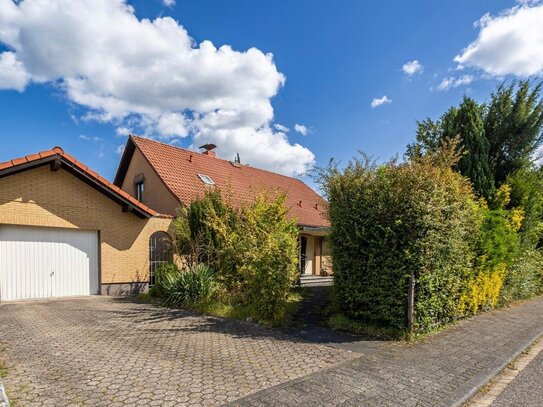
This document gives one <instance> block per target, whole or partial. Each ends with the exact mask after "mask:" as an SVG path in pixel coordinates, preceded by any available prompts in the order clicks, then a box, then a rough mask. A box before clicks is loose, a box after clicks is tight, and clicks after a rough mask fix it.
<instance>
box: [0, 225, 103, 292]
mask: <svg viewBox="0 0 543 407" xmlns="http://www.w3.org/2000/svg"><path fill="white" fill-rule="evenodd" d="M98 280H99V279H98V233H97V232H96V231H88V230H77V229H63V228H46V227H26V226H6V225H4V226H0V298H1V299H2V300H3V301H11V300H23V299H30V298H46V297H66V296H78V295H91V294H98V292H99V283H98Z"/></svg>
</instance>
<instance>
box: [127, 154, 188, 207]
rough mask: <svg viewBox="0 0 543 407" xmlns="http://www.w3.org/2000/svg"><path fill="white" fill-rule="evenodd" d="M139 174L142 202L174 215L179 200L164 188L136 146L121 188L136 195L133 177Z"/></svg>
mask: <svg viewBox="0 0 543 407" xmlns="http://www.w3.org/2000/svg"><path fill="white" fill-rule="evenodd" d="M139 174H143V176H144V178H145V181H144V193H143V203H144V204H145V205H147V206H148V207H149V208H151V209H154V210H155V211H157V212H158V213H161V214H165V215H172V216H175V214H176V209H177V207H178V206H179V201H178V200H177V199H176V198H175V196H174V195H173V194H172V193H171V192H170V191H169V190H168V188H166V186H165V185H164V183H163V182H162V180H161V179H160V178H159V176H158V175H157V173H156V172H155V170H154V169H153V168H152V167H151V165H150V164H149V162H148V161H147V160H146V159H145V157H144V156H143V154H142V152H141V151H140V150H139V148H137V147H136V149H135V150H134V154H133V155H132V159H131V160H130V165H129V166H128V170H127V171H126V176H125V177H124V181H123V184H122V186H121V189H123V190H125V191H126V192H128V193H129V194H130V195H132V196H136V187H135V185H134V178H135V177H136V176H137V175H139Z"/></svg>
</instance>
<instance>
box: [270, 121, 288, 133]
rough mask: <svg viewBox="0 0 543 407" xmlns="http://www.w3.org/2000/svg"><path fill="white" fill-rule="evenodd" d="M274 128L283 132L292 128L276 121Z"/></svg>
mask: <svg viewBox="0 0 543 407" xmlns="http://www.w3.org/2000/svg"><path fill="white" fill-rule="evenodd" d="M273 128H274V129H275V130H278V131H280V132H283V133H288V132H289V131H290V129H289V128H288V127H287V126H283V125H282V124H279V123H274V124H273Z"/></svg>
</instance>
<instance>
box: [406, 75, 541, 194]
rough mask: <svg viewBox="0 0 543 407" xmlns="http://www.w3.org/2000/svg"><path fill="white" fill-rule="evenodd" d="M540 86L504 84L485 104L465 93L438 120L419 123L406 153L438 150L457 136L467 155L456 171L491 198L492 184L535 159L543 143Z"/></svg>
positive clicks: (520, 82) (501, 180) (502, 179)
mask: <svg viewBox="0 0 543 407" xmlns="http://www.w3.org/2000/svg"><path fill="white" fill-rule="evenodd" d="M541 86H542V85H541V84H536V85H533V84H532V83H531V82H529V81H519V82H512V83H511V84H509V85H506V84H505V83H504V84H502V85H500V86H499V87H498V89H497V90H496V92H494V93H492V94H491V95H490V100H489V102H488V103H487V104H482V105H479V104H477V103H476V102H475V101H474V100H473V99H470V98H466V97H464V100H463V101H462V103H461V104H460V106H459V107H451V108H450V109H449V110H448V111H447V112H445V113H444V114H443V115H442V116H441V117H440V119H439V120H437V121H433V120H431V119H429V118H428V119H426V120H424V121H422V122H418V123H417V133H416V141H415V143H413V144H410V145H409V146H408V148H407V153H406V155H407V157H411V158H413V157H420V156H422V155H425V154H429V153H432V152H435V151H436V150H437V149H439V146H440V144H441V142H442V141H443V140H444V139H446V138H450V137H454V136H457V135H459V136H460V138H461V140H462V142H461V143H460V145H459V147H460V148H462V150H463V153H464V154H465V155H464V157H463V158H462V159H461V160H460V162H459V163H458V170H459V171H460V172H461V173H462V174H463V175H465V176H467V177H468V178H469V179H470V180H471V182H472V183H473V185H474V189H475V191H477V192H478V193H479V195H480V196H483V197H485V198H487V199H489V198H491V197H492V192H493V190H494V186H495V187H499V186H500V185H501V184H503V183H504V182H505V181H506V180H507V177H508V176H510V175H512V174H514V173H515V172H517V171H519V170H521V169H522V168H527V167H529V166H530V164H531V163H532V162H533V161H534V159H535V158H536V157H535V154H536V152H537V149H538V148H539V147H540V146H541V144H542V142H543V99H542V98H541Z"/></svg>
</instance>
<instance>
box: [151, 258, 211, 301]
mask: <svg viewBox="0 0 543 407" xmlns="http://www.w3.org/2000/svg"><path fill="white" fill-rule="evenodd" d="M174 267H175V266H174ZM174 267H169V268H163V269H162V271H161V272H160V273H159V275H160V279H158V280H157V281H156V284H155V287H157V293H161V294H160V298H161V299H162V302H163V303H164V304H165V305H174V306H194V305H197V304H201V303H203V302H205V301H206V300H208V299H209V298H210V296H211V295H212V294H213V291H214V289H215V283H214V279H213V273H212V271H211V269H210V268H209V267H208V266H206V265H205V264H200V265H197V266H194V267H190V268H189V269H187V270H186V271H179V270H174Z"/></svg>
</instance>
